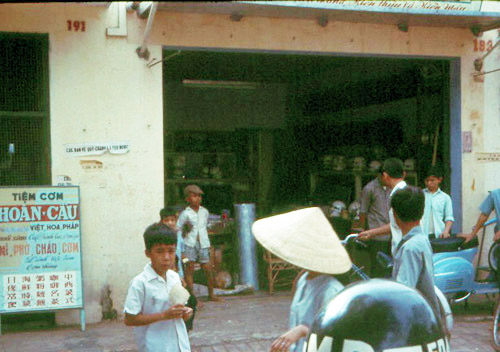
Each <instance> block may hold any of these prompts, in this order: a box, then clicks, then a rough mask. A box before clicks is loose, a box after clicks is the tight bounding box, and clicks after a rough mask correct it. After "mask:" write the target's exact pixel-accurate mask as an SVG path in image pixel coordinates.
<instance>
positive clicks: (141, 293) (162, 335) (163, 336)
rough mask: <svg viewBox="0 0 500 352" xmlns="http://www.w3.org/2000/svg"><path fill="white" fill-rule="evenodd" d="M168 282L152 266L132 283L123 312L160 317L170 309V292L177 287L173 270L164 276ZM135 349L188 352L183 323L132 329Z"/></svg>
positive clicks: (173, 322)
mask: <svg viewBox="0 0 500 352" xmlns="http://www.w3.org/2000/svg"><path fill="white" fill-rule="evenodd" d="M166 277H167V281H165V280H164V279H163V278H162V277H161V276H160V275H158V274H157V273H156V272H155V271H154V269H153V267H152V266H151V264H150V263H149V264H147V265H146V266H145V267H144V271H143V272H142V273H140V274H139V275H137V276H136V277H135V278H134V279H133V280H132V281H131V282H130V286H129V289H128V293H127V298H126V300H125V305H124V307H123V312H124V313H128V314H132V315H137V314H139V313H142V314H154V313H160V312H163V311H165V310H167V309H168V308H170V307H171V306H172V304H171V303H170V301H169V294H170V290H171V289H172V287H173V286H174V285H175V284H180V283H181V280H180V278H179V275H178V274H177V273H176V272H175V271H172V270H168V271H167V273H166ZM134 334H135V339H136V342H137V347H138V348H139V351H141V352H190V351H191V347H190V344H189V338H188V334H187V330H186V325H185V324H184V321H183V320H182V319H169V320H162V321H158V322H156V323H153V324H149V325H144V326H136V327H134Z"/></svg>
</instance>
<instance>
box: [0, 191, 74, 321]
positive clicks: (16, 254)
mask: <svg viewBox="0 0 500 352" xmlns="http://www.w3.org/2000/svg"><path fill="white" fill-rule="evenodd" d="M79 193H80V191H79V188H78V187H77V186H71V187H0V314H2V313H13V312H26V311H41V310H54V309H63V308H83V288H82V269H81V267H82V259H81V258H82V255H81V232H80V194H79Z"/></svg>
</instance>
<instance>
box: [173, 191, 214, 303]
mask: <svg viewBox="0 0 500 352" xmlns="http://www.w3.org/2000/svg"><path fill="white" fill-rule="evenodd" d="M202 194H203V191H202V190H201V188H200V187H198V186H197V185H188V186H186V188H185V189H184V196H185V197H186V202H187V203H188V204H189V206H188V207H186V208H185V209H184V210H183V211H182V213H181V214H180V215H179V219H178V220H177V229H183V228H186V225H189V226H188V228H189V232H188V233H187V234H186V235H185V236H184V235H183V233H182V230H179V231H178V233H177V236H183V237H184V239H183V250H182V255H183V257H185V258H187V259H188V260H189V261H188V262H187V265H186V267H185V272H184V278H185V280H186V283H187V286H188V288H189V290H190V291H191V292H194V291H193V286H194V282H193V275H194V264H195V263H200V265H201V268H202V269H203V271H204V272H205V275H206V277H207V282H208V298H209V299H210V300H211V301H219V300H220V298H219V297H217V296H216V295H215V294H214V275H213V269H212V264H211V263H210V239H209V238H208V231H207V225H208V210H207V209H206V208H204V207H202V206H201V200H202Z"/></svg>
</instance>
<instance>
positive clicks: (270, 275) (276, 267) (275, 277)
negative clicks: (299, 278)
mask: <svg viewBox="0 0 500 352" xmlns="http://www.w3.org/2000/svg"><path fill="white" fill-rule="evenodd" d="M264 261H265V262H266V264H267V280H268V282H269V294H270V295H272V294H273V292H274V288H276V287H280V286H286V285H290V284H292V280H290V279H289V278H282V276H283V275H280V273H281V272H282V271H285V270H287V271H290V270H292V271H295V273H298V272H299V271H300V269H299V268H298V267H296V266H295V265H293V264H290V263H288V262H286V261H284V260H282V259H281V258H278V257H276V256H275V255H273V254H272V253H271V252H269V251H267V250H264Z"/></svg>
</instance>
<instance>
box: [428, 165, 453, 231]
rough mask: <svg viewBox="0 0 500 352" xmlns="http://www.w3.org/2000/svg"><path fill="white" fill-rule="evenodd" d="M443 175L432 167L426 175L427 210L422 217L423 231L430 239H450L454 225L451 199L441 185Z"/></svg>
mask: <svg viewBox="0 0 500 352" xmlns="http://www.w3.org/2000/svg"><path fill="white" fill-rule="evenodd" d="M442 181H443V175H442V172H441V170H440V169H439V168H437V167H435V166H434V167H431V168H430V169H429V170H428V171H427V173H426V174H425V185H426V186H427V187H426V188H425V189H424V194H425V210H424V216H423V217H422V221H421V224H422V230H423V231H424V234H426V235H428V236H429V239H434V238H447V237H450V230H451V226H452V225H453V221H455V219H454V218H453V206H452V204H451V198H450V196H449V195H448V194H446V193H445V192H443V191H442V190H441V188H439V185H440V184H441V182H442Z"/></svg>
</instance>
